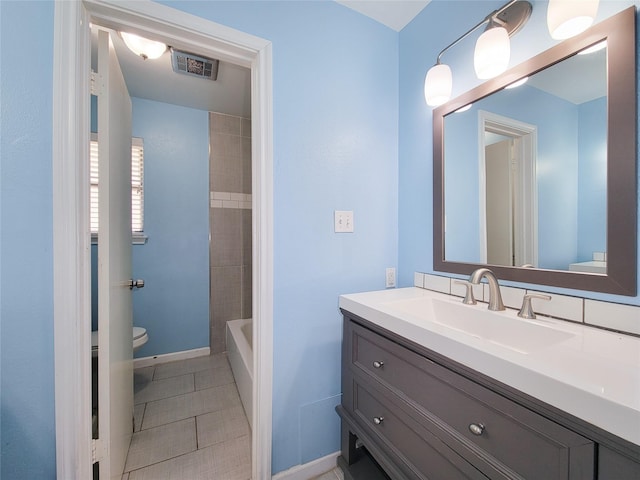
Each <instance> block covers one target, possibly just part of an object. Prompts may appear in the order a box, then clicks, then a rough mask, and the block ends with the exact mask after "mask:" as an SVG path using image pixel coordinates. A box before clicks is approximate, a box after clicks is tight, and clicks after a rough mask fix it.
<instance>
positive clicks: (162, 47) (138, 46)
mask: <svg viewBox="0 0 640 480" xmlns="http://www.w3.org/2000/svg"><path fill="white" fill-rule="evenodd" d="M120 36H121V37H122V40H124V44H125V45H126V46H127V47H128V48H129V50H131V51H132V52H133V53H135V54H136V55H138V56H140V57H142V58H143V59H144V60H147V59H151V60H154V59H156V58H160V57H161V56H162V54H163V53H164V52H166V51H167V45H166V44H164V43H162V42H156V41H155V40H149V39H148V38H144V37H141V36H139V35H135V34H133V33H127V32H120Z"/></svg>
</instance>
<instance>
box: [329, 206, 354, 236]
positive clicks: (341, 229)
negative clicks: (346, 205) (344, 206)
mask: <svg viewBox="0 0 640 480" xmlns="http://www.w3.org/2000/svg"><path fill="white" fill-rule="evenodd" d="M333 219H334V230H335V232H336V233H352V232H353V211H352V210H336V211H334V212H333Z"/></svg>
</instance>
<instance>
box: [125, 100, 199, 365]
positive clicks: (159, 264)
mask: <svg viewBox="0 0 640 480" xmlns="http://www.w3.org/2000/svg"><path fill="white" fill-rule="evenodd" d="M132 103H133V136H134V137H141V138H143V139H144V156H145V165H144V167H145V170H144V187H145V191H144V195H145V199H144V202H145V204H144V207H145V209H144V230H145V234H146V235H148V237H149V239H148V241H147V243H146V244H145V245H134V247H133V254H132V255H133V275H134V276H135V277H136V278H142V279H144V280H145V286H144V288H143V289H141V290H137V291H136V292H134V295H133V318H134V323H135V324H136V325H139V326H141V327H145V328H146V329H147V330H148V333H149V341H148V342H147V344H146V345H145V346H144V347H142V348H141V349H140V350H139V351H138V352H137V353H136V356H138V357H140V356H142V357H144V356H148V355H157V354H161V353H170V352H178V351H182V350H190V349H193V348H199V347H207V346H209V117H208V113H207V112H205V111H201V110H194V109H190V108H184V107H178V106H175V105H169V104H166V103H159V102H153V101H150V100H143V99H140V98H133V99H132Z"/></svg>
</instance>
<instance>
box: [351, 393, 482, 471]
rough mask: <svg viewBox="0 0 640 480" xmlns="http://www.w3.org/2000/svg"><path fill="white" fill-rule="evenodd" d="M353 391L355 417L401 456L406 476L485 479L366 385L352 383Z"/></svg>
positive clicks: (418, 424)
mask: <svg viewBox="0 0 640 480" xmlns="http://www.w3.org/2000/svg"><path fill="white" fill-rule="evenodd" d="M353 391H354V414H355V417H356V418H357V419H358V420H359V421H360V423H361V424H362V425H363V426H364V428H365V429H367V430H368V431H369V432H370V433H371V434H372V435H373V436H375V437H377V438H378V441H381V442H382V443H383V444H385V446H386V447H387V448H388V449H389V450H391V451H392V452H393V453H394V454H395V455H397V456H399V457H400V458H401V459H402V461H403V462H402V463H403V467H402V468H403V470H405V473H406V474H407V475H408V476H409V478H417V479H427V478H443V479H444V478H446V479H463V478H466V479H478V480H480V479H481V480H486V479H487V477H486V476H484V475H482V473H480V472H479V471H478V470H476V469H475V468H474V467H473V466H472V465H470V464H469V463H468V462H466V461H465V460H464V459H463V458H462V457H460V456H459V455H457V454H456V453H455V452H454V451H453V450H452V449H451V448H449V447H448V446H447V445H446V444H444V443H443V442H442V441H441V440H440V439H438V438H437V437H436V436H435V435H433V434H432V433H430V432H429V431H428V430H427V429H425V428H424V427H423V426H421V425H420V423H418V422H416V421H415V420H414V419H412V418H411V417H409V416H408V415H406V414H405V413H404V412H403V411H402V410H401V409H399V408H397V407H395V406H393V405H392V404H389V403H388V402H385V401H384V400H382V399H381V398H380V397H379V396H378V395H376V394H375V393H373V392H372V391H371V390H369V389H368V388H367V387H366V386H365V385H363V384H359V383H358V382H354V385H353ZM426 472H429V474H428V475H426Z"/></svg>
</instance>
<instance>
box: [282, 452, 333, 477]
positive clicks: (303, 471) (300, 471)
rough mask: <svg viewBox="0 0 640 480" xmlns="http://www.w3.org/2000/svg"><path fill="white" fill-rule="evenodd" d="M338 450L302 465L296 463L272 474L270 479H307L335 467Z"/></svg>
mask: <svg viewBox="0 0 640 480" xmlns="http://www.w3.org/2000/svg"><path fill="white" fill-rule="evenodd" d="M339 456H340V452H334V453H331V454H329V455H327V456H326V457H322V458H318V459H316V460H313V461H311V462H308V463H305V464H304V465H296V466H295V467H291V468H290V469H289V470H285V471H284V472H280V473H278V474H276V475H274V476H273V477H271V478H272V480H309V479H310V478H313V477H317V476H319V475H322V474H323V473H325V472H328V471H329V470H332V469H334V468H336V465H337V462H338V457H339Z"/></svg>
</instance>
